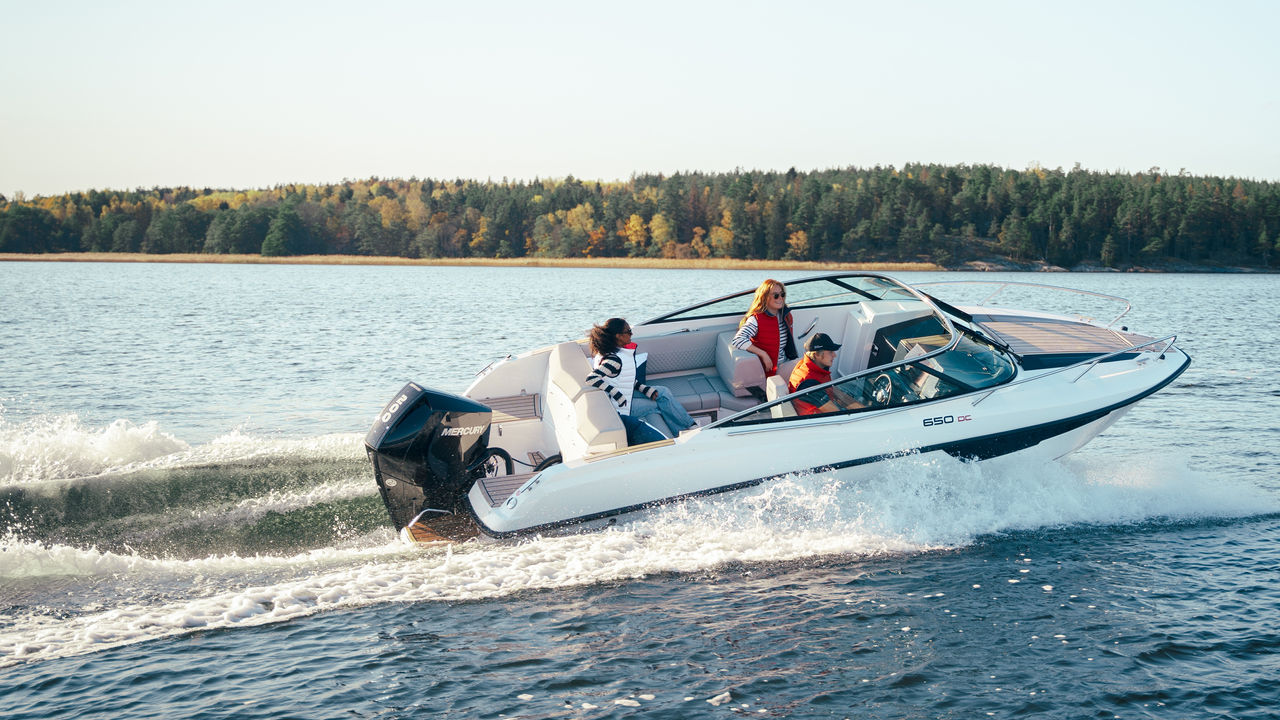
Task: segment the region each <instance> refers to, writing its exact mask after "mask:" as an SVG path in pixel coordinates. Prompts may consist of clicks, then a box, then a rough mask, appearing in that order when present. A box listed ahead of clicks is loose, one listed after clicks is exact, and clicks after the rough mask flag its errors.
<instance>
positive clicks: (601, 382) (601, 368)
mask: <svg viewBox="0 0 1280 720" xmlns="http://www.w3.org/2000/svg"><path fill="white" fill-rule="evenodd" d="M621 372H622V358H620V357H618V356H617V354H616V353H609V354H608V355H605V356H604V357H603V358H601V359H600V364H599V365H597V366H596V368H595V369H594V370H592V371H591V372H590V373H588V374H587V385H589V386H591V387H593V388H596V389H597V390H603V391H605V393H607V394H608V395H609V398H610V399H612V400H613V402H614V403H616V404H617V405H618V407H623V406H624V405H625V404H626V402H627V400H628V398H626V397H623V395H622V393H621V392H619V391H618V389H617V388H616V387H614V386H613V384H612V383H610V382H608V381H607V380H605V378H616V377H618V375H619V374H620V373H621ZM632 390H633V391H636V392H640V393H642V394H644V395H645V396H646V397H648V398H649V399H651V400H652V399H653V394H654V392H656V391H655V390H654V389H653V388H651V387H649V386H648V385H645V384H644V383H640V382H637V383H635V387H634V388H632Z"/></svg>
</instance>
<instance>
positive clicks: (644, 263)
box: [0, 252, 1277, 274]
mask: <svg viewBox="0 0 1280 720" xmlns="http://www.w3.org/2000/svg"><path fill="white" fill-rule="evenodd" d="M0 262H118V263H187V264H191V263H207V264H215V265H217V264H223V265H421V266H473V267H483V266H488V267H557V268H634V269H650V270H762V269H769V270H814V271H824V270H865V271H872V272H1056V273H1126V272H1127V273H1133V272H1139V273H1230V274H1237V273H1238V274H1274V273H1275V272H1277V271H1276V270H1271V269H1265V268H1251V267H1223V266H1216V265H1193V264H1191V263H1182V262H1167V263H1160V264H1159V265H1154V266H1132V267H1128V268H1109V267H1103V266H1101V265H1093V264H1085V265H1080V266H1077V267H1074V268H1064V267H1059V266H1056V265H1050V264H1048V263H1045V262H1038V261H1033V262H1018V261H1014V260H1007V259H1003V258H987V259H983V260H970V261H967V262H965V263H963V264H961V265H960V266H958V267H943V266H941V265H936V264H934V263H931V262H861V263H857V262H814V261H807V260H805V261H801V260H734V259H729V258H710V259H675V258H631V257H617V258H540V257H523V258H405V257H389V256H377V257H375V256H368V255H290V256H278V257H264V256H262V255H216V254H205V253H175V254H149V253H110V252H73V253H0Z"/></svg>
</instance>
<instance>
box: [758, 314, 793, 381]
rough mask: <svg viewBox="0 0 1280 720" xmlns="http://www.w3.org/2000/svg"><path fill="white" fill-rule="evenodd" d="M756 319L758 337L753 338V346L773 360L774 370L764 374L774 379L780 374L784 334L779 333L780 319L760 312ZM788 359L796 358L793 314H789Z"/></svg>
mask: <svg viewBox="0 0 1280 720" xmlns="http://www.w3.org/2000/svg"><path fill="white" fill-rule="evenodd" d="M755 319H756V336H755V337H753V338H751V344H752V345H755V346H756V347H758V348H760V349H761V350H763V351H764V354H765V355H768V356H769V357H771V358H773V369H771V370H769V371H768V372H766V373H765V374H764V376H765V377H772V376H774V375H777V374H778V350H779V349H780V347H779V346H780V345H781V344H782V333H780V332H778V318H777V316H775V315H770V314H769V313H767V312H758V313H756V314H755ZM787 330H788V332H787V357H788V358H793V357H795V356H796V351H795V350H794V343H793V342H792V340H791V333H790V330H791V313H790V312H788V313H787Z"/></svg>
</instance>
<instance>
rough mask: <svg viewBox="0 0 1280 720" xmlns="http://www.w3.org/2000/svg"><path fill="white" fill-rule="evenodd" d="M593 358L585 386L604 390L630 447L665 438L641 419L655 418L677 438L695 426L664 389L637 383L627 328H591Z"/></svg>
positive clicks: (615, 324) (607, 324)
mask: <svg viewBox="0 0 1280 720" xmlns="http://www.w3.org/2000/svg"><path fill="white" fill-rule="evenodd" d="M587 339H588V341H589V342H590V345H591V352H592V353H593V354H594V355H595V362H594V369H593V370H592V371H591V374H589V375H587V378H586V382H587V384H588V385H590V386H591V387H594V388H599V389H601V390H604V391H605V392H606V393H607V394H608V395H609V398H610V399H611V400H613V402H614V404H616V405H617V406H618V416H619V417H621V418H622V424H623V425H624V426H625V427H626V428H627V442H628V443H629V444H632V445H637V444H640V443H646V442H653V441H655V440H662V439H664V438H665V437H666V436H665V435H663V434H662V432H661V431H659V430H658V429H657V428H655V427H654V426H652V425H650V424H649V423H647V422H645V421H644V418H646V417H650V416H652V415H655V414H656V415H659V416H660V417H661V418H662V419H663V421H664V422H666V424H667V427H669V428H671V430H672V432H674V433H676V434H679V433H680V431H682V430H687V429H689V428H691V427H693V426H694V425H696V424H697V423H696V422H694V419H693V418H692V417H690V416H689V413H688V411H687V410H685V409H684V406H683V405H681V404H680V402H679V401H678V400H676V398H675V396H674V395H672V394H671V391H670V390H668V389H667V388H665V387H653V386H651V385H645V384H644V383H642V382H640V380H639V374H638V368H637V364H636V344H635V343H633V342H631V325H630V324H628V323H627V321H626V320H623V319H622V318H609V319H608V320H606V321H604V323H603V324H600V325H596V326H595V327H593V328H591V333H590V335H588V338H587Z"/></svg>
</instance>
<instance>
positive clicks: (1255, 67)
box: [0, 0, 1280, 198]
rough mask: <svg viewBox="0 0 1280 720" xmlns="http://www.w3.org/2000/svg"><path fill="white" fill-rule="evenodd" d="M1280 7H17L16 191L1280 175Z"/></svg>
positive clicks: (5, 178) (7, 26)
mask: <svg viewBox="0 0 1280 720" xmlns="http://www.w3.org/2000/svg"><path fill="white" fill-rule="evenodd" d="M1278 30H1280V2H1270V1H1269V0H1256V1H1252V2H1249V1H1233V0H1227V1H1224V2H1205V1H1204V0H1193V1H1183V0H1163V1H1159V2H1145V1H1144V2H1125V1H1124V0H1109V1H1107V2H1095V1H1093V0H1085V1H1077V0H1069V1H1067V2H1063V1H1062V0H1054V1H1051V2H1050V1H1046V2H1033V1H1032V0H1021V1H1009V2H986V1H982V0H969V1H961V0H955V1H954V2H894V1H892V0H877V1H876V2H852V1H849V2H802V1H798V0H788V1H786V2H781V1H779V2H698V1H697V0H683V1H682V2H667V1H666V0H644V1H643V2H628V3H619V2H607V0H593V1H587V2H557V1H556V0H541V1H537V0H524V1H519V2H469V1H467V0H452V1H450V2H428V1H425V0H424V1H421V2H412V1H409V0H403V1H397V0H344V1H343V2H321V1H317V0H307V1H306V2H284V1H279V2H277V1H274V0H257V1H255V2H242V1H240V0H219V2H200V3H196V2H186V1H184V0H168V1H167V2H149V1H147V2H127V1H123V0H122V1H119V2H111V1H109V0H94V1H89V2H70V1H59V0H41V1H40V2H33V1H32V0H0V73H2V77H3V90H2V91H0V193H4V194H5V195H7V196H8V197H10V198H13V197H14V195H15V193H16V192H18V191H22V192H24V193H25V194H26V195H27V196H28V197H31V196H34V195H49V194H58V193H62V192H67V191H77V190H87V189H91V188H97V189H108V188H110V189H132V188H137V187H143V188H150V187H154V186H177V185H187V186H193V187H197V188H202V187H213V188H236V189H248V188H258V187H270V186H273V185H277V184H284V183H290V182H301V183H330V182H339V181H341V180H343V179H346V178H350V179H357V178H367V177H370V176H379V177H384V178H390V177H399V178H408V177H410V176H417V177H419V178H428V177H430V178H438V179H452V178H472V179H477V180H486V179H492V180H500V179H502V178H503V177H507V178H511V179H532V178H534V177H542V178H560V177H564V176H567V175H573V176H575V177H578V178H580V179H588V180H616V179H626V178H627V177H629V176H631V175H632V174H635V173H646V172H662V173H668V174H670V173H672V172H676V171H681V170H686V171H688V170H698V171H707V172H721V171H729V170H733V169H734V168H742V169H744V170H786V169H787V168H790V167H795V168H796V169H798V170H813V169H820V168H831V167H844V166H850V165H853V166H862V167H867V166H873V165H876V164H880V165H894V166H897V167H901V166H902V165H903V164H904V163H908V162H936V163H943V164H959V163H968V164H976V163H992V164H996V165H1001V166H1004V167H1010V168H1015V169H1022V168H1025V167H1027V166H1028V165H1030V164H1032V163H1039V164H1040V165H1042V166H1044V167H1046V168H1056V167H1062V168H1064V169H1070V168H1071V167H1072V166H1074V165H1075V164H1076V163H1080V164H1081V165H1082V166H1083V167H1084V168H1086V169H1089V170H1099V171H1107V170H1116V171H1123V172H1137V171H1145V170H1147V169H1148V168H1151V167H1159V168H1163V169H1165V170H1167V171H1169V172H1174V173H1176V172H1178V171H1180V170H1183V169H1185V170H1186V171H1187V172H1189V173H1192V174H1197V175H1225V176H1230V175H1234V176H1239V177H1246V178H1255V179H1260V180H1272V181H1277V180H1280V137H1278V135H1280V133H1278V132H1277V129H1278V128H1280V101H1278V98H1280V40H1278V39H1277V31H1278Z"/></svg>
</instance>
